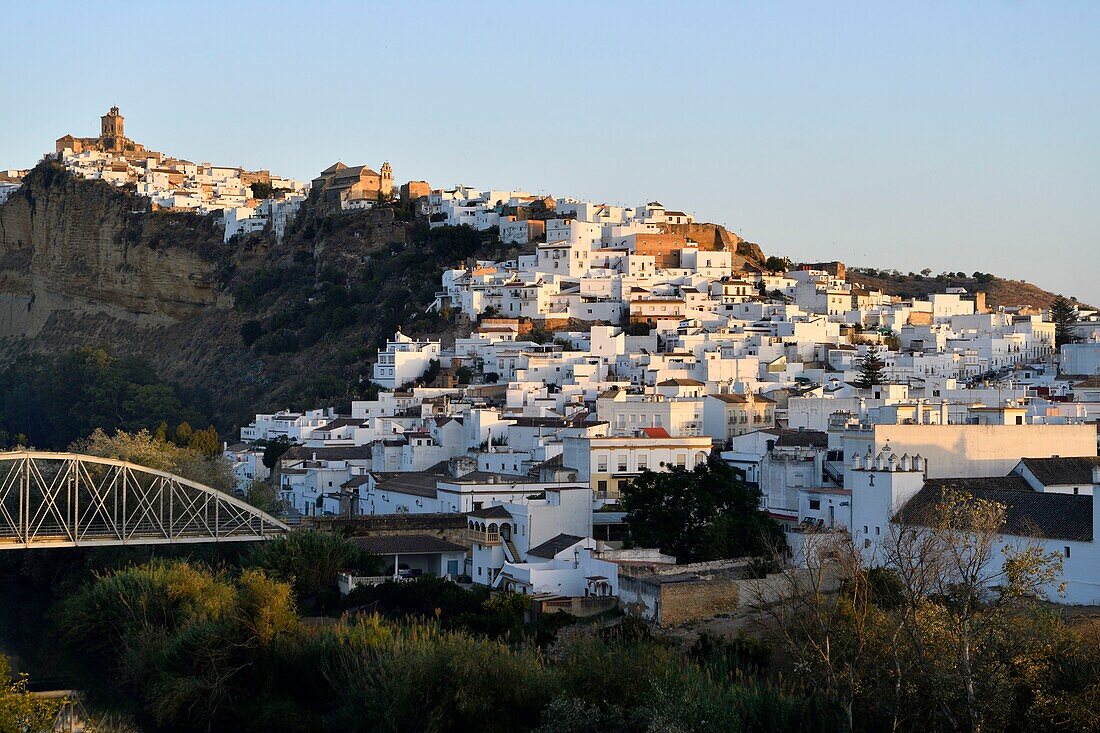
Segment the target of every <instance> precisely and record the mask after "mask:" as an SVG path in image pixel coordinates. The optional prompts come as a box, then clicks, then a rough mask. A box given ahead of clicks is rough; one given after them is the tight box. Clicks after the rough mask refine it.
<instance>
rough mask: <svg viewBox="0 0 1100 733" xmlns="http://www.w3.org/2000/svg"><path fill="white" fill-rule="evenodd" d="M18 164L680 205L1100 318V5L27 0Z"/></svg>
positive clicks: (774, 241) (0, 97)
mask: <svg viewBox="0 0 1100 733" xmlns="http://www.w3.org/2000/svg"><path fill="white" fill-rule="evenodd" d="M3 18H4V26H5V27H6V29H7V31H8V32H7V33H5V34H4V35H5V47H4V53H3V57H2V58H3V60H2V61H0V109H2V110H3V114H0V168H7V167H28V166H31V165H33V164H34V163H35V162H36V161H37V160H38V159H39V158H40V157H41V155H42V154H43V153H45V152H48V151H52V149H53V140H54V139H55V138H57V137H60V136H61V135H63V134H65V133H72V134H74V135H77V136H82V135H83V136H94V135H96V134H98V126H99V116H100V115H102V114H104V113H105V112H106V110H107V108H108V107H110V106H112V105H118V106H119V107H120V108H121V110H122V113H123V114H124V115H125V117H126V130H127V134H128V136H129V137H131V138H133V139H134V140H137V141H138V142H140V143H143V144H144V145H146V146H147V147H150V148H152V149H154V150H160V151H162V152H166V153H169V154H171V155H175V156H178V157H183V158H187V159H190V160H194V161H197V162H203V161H209V162H212V163H218V164H227V165H243V166H246V167H249V168H267V169H270V170H271V171H272V172H274V173H277V174H280V175H288V176H292V177H296V178H302V179H308V178H311V177H313V176H314V175H315V174H316V173H317V172H319V171H320V170H322V169H323V168H325V167H327V166H328V165H330V164H331V163H333V162H334V161H336V160H342V161H344V162H345V163H347V164H350V165H354V164H362V163H367V164H370V165H371V166H372V167H376V168H377V167H378V166H380V165H381V163H382V161H384V160H388V161H390V163H391V165H392V166H393V170H394V178H395V180H396V181H397V182H403V181H406V180H409V179H417V180H427V181H429V182H430V183H431V184H432V185H433V186H453V185H454V184H457V183H465V184H469V185H474V186H481V187H485V188H490V187H491V188H494V189H506V188H517V189H522V190H528V191H532V192H543V193H550V194H553V195H557V196H577V197H580V198H585V199H592V200H597V201H602V202H608V203H619V204H626V205H636V204H639V203H643V202H646V201H651V200H654V199H658V200H660V201H661V202H663V203H664V204H665V205H667V206H669V207H670V208H676V209H684V210H687V211H690V212H692V213H694V214H695V215H696V216H697V217H698V218H699V219H700V220H706V221H715V222H718V223H721V224H724V225H726V226H727V227H729V228H730V229H733V230H734V231H736V232H738V233H739V234H741V235H742V236H743V237H745V238H746V239H749V240H751V241H755V242H759V243H760V244H761V246H762V247H763V249H764V251H765V252H766V253H768V254H780V255H786V256H789V257H791V258H793V259H796V260H807V261H809V260H815V261H816V260H833V259H839V260H842V261H844V262H846V263H847V264H848V265H849V266H853V265H854V266H873V267H879V268H895V269H898V270H901V271H903V272H908V271H920V270H922V269H924V268H931V269H932V270H933V271H934V272H937V273H938V272H941V271H944V270H946V271H952V272H954V271H960V270H961V271H965V272H967V273H970V272H973V271H975V270H981V271H983V272H992V273H994V274H997V275H1001V276H1005V277H1013V278H1019V279H1025V280H1027V281H1029V282H1033V283H1036V284H1038V285H1039V286H1041V287H1044V288H1046V289H1049V290H1052V291H1054V292H1057V293H1064V294H1065V295H1068V296H1075V297H1077V298H1080V299H1081V300H1083V301H1086V302H1091V303H1093V304H1097V305H1100V42H1098V39H1100V2H1095V1H1093V2H1049V1H1048V2H965V3H959V2H945V3H940V2H932V1H926V0H922V1H921V2H907V3H901V2H868V3H856V2H844V1H843V0H837V1H835V2H829V3H823V2H804V3H798V2H732V1H728V0H727V1H726V2H690V1H687V2H676V3H672V2H669V3H655V2H653V3H651V2H633V3H616V2H601V3H595V2H578V3H572V2H552V1H545V0H544V1H543V2H539V3H527V2H508V3H503V2H502V3H480V2H476V1H475V0H467V1H465V2H460V3H455V2H451V3H442V2H439V3H436V2H428V1H424V2H392V0H391V2H386V3H377V4H375V3H365V2H356V3H351V2H348V3H336V2H314V3H279V2H263V3H237V2H225V1H224V0H223V1H222V2H216V3H207V2H187V3H144V2H143V3H127V2H112V3H110V4H99V3H86V2H79V3H60V2H48V1H41V0H36V2H33V3H13V4H11V5H5V7H4V10H3Z"/></svg>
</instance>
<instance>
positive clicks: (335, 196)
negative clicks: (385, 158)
mask: <svg viewBox="0 0 1100 733" xmlns="http://www.w3.org/2000/svg"><path fill="white" fill-rule="evenodd" d="M313 190H314V191H319V192H320V195H321V196H322V201H324V203H325V205H326V206H330V207H332V208H337V209H340V208H347V206H348V205H350V204H354V203H355V202H357V201H363V200H367V201H377V200H378V198H379V197H382V198H387V197H389V196H390V195H391V194H392V193H393V169H392V168H390V164H389V163H383V164H382V171H381V172H380V173H379V172H376V171H374V170H372V169H371V168H369V167H368V166H365V165H353V166H347V165H344V164H343V163H341V162H339V161H337V162H336V163H333V164H332V165H330V166H329V167H328V168H325V169H324V170H323V171H321V174H320V175H319V176H317V177H316V178H314V179H313Z"/></svg>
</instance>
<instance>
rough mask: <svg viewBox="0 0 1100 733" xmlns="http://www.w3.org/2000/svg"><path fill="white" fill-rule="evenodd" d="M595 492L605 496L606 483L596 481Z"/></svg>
mask: <svg viewBox="0 0 1100 733" xmlns="http://www.w3.org/2000/svg"><path fill="white" fill-rule="evenodd" d="M596 490H597V491H599V492H600V493H601V494H606V493H607V482H606V481H597V482H596Z"/></svg>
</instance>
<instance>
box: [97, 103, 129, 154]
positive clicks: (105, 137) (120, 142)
mask: <svg viewBox="0 0 1100 733" xmlns="http://www.w3.org/2000/svg"><path fill="white" fill-rule="evenodd" d="M99 121H100V127H99V131H100V132H99V141H100V144H101V145H102V146H103V150H104V151H105V152H110V153H120V152H122V150H123V148H124V141H125V140H126V118H125V117H123V116H122V115H121V114H119V111H118V107H111V109H110V111H109V112H107V114H105V115H103V116H102V117H100V118H99Z"/></svg>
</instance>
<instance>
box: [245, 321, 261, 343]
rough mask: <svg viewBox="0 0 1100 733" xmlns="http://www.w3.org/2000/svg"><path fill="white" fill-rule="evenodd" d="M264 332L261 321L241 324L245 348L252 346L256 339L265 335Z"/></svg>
mask: <svg viewBox="0 0 1100 733" xmlns="http://www.w3.org/2000/svg"><path fill="white" fill-rule="evenodd" d="M263 332H264V327H263V324H262V323H260V322H259V321H257V320H251V321H245V322H244V323H242V324H241V341H242V342H243V343H244V345H245V346H252V344H253V343H255V341H256V339H258V338H259V337H260V336H262V335H263Z"/></svg>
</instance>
